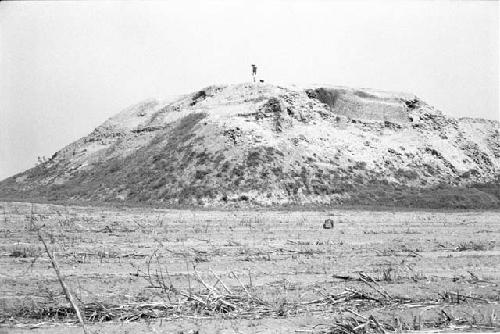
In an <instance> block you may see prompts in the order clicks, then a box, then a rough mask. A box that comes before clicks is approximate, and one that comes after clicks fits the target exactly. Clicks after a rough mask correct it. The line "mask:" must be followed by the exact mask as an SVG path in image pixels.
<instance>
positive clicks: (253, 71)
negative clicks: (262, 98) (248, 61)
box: [252, 64, 257, 82]
mask: <svg viewBox="0 0 500 334" xmlns="http://www.w3.org/2000/svg"><path fill="white" fill-rule="evenodd" d="M256 75H257V66H255V65H254V64H252V78H253V82H255V76H256Z"/></svg>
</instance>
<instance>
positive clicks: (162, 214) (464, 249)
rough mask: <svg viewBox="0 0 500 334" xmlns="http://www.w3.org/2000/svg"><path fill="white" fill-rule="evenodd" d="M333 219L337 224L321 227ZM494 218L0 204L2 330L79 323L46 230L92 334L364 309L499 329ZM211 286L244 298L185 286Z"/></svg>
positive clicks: (300, 327) (225, 327) (212, 328)
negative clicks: (225, 303) (137, 309)
mask: <svg viewBox="0 0 500 334" xmlns="http://www.w3.org/2000/svg"><path fill="white" fill-rule="evenodd" d="M327 218H331V219H333V220H334V221H335V227H334V229H331V230H325V229H323V228H322V223H323V221H324V220H325V219H327ZM499 221H500V212H498V211H496V212H495V211H481V212H479V211H474V212H465V211H455V212H437V211H433V212H426V211H394V212H393V211H376V212H374V211H362V210H345V211H341V210H332V211H318V212H299V211H295V212H283V211H189V210H185V211H181V210H156V209H140V208H127V209H123V208H120V209H114V208H99V207H77V206H56V205H42V204H35V205H31V204H28V203H0V226H1V230H0V240H1V241H0V333H4V332H6V333H21V332H30V333H81V332H82V330H81V329H80V328H78V327H75V325H74V324H75V317H74V315H73V314H72V312H71V309H70V308H69V304H68V303H67V302H66V300H65V298H64V295H63V294H62V291H61V287H60V285H59V282H58V280H57V277H56V276H55V273H54V271H53V269H52V267H51V263H50V260H49V259H48V257H47V256H46V254H45V252H44V249H43V245H42V244H41V243H40V241H39V240H38V237H37V232H36V228H37V227H40V226H43V228H42V231H43V232H42V235H43V236H44V237H45V239H46V240H47V241H48V243H49V247H50V248H51V249H53V251H54V252H55V256H56V259H57V261H58V262H59V265H60V267H61V270H62V272H63V273H64V275H65V281H66V282H67V284H68V285H69V286H70V288H71V290H72V291H73V293H74V295H75V296H76V297H77V299H78V300H79V303H80V305H81V307H82V308H84V311H85V315H86V318H87V321H89V328H90V330H91V331H92V332H96V333H143V332H152V333H155V332H156V333H180V332H184V333H190V331H191V333H194V332H195V331H199V333H274V332H276V333H278V332H279V333H290V332H292V333H293V332H296V333H327V332H328V331H332V330H333V329H334V328H336V327H334V324H337V323H341V322H343V321H344V322H345V321H348V319H353V318H354V319H357V320H353V321H356V322H357V323H359V324H363V323H365V322H366V321H368V320H367V319H369V317H370V316H373V318H374V319H378V321H379V322H380V323H381V324H382V326H387V327H385V329H386V330H389V331H390V330H392V329H395V330H397V331H399V330H405V329H406V330H416V329H434V330H435V329H439V328H447V329H448V330H450V329H454V328H455V329H456V328H458V329H461V330H463V329H465V328H472V329H473V330H475V331H492V330H493V331H495V330H497V331H498V330H500V324H499V322H498V320H497V318H496V317H497V314H498V312H499V311H500V307H499V305H498V302H499V301H500V297H499V296H500V289H499V287H498V283H499V282H500V270H499V269H500V249H499V247H498V245H499V239H500V224H499V223H498V222H499ZM160 275H161V280H160ZM217 277H218V278H219V279H220V281H218V278H217ZM238 280H239V281H238ZM159 282H163V283H164V285H161V284H159ZM205 285H207V286H208V287H214V289H215V290H214V291H217V293H219V294H221V296H222V294H223V289H222V285H226V287H227V288H228V290H230V291H231V292H232V295H234V296H235V297H234V298H233V299H226V300H230V301H231V302H232V303H235V304H237V306H238V307H237V308H236V309H234V310H229V311H225V312H221V311H220V308H219V310H217V309H216V308H213V309H210V308H209V307H200V305H201V304H200V303H197V304H196V303H194V302H193V300H189V298H188V297H186V295H182V293H183V292H184V293H185V294H189V295H191V294H192V295H194V296H204V298H206V300H207V301H209V300H210V301H214V300H215V299H214V298H215V297H214V295H215V292H214V293H213V294H212V295H210V294H209V293H208V292H207V291H208V290H207V287H206V286H205ZM350 291H351V292H350ZM352 291H355V292H356V293H357V295H356V296H357V297H353V296H354V294H353V292H352ZM342 296H343V297H342ZM346 296H348V297H349V298H347V297H346ZM360 296H361V297H360ZM250 297H251V298H253V299H252V300H258V301H259V304H255V303H254V304H252V303H251V302H250V301H249V300H250ZM221 298H222V297H221ZM342 298H344V299H342ZM222 299H223V298H222ZM148 303H149V304H151V305H153V304H154V305H159V304H161V305H167V306H169V307H170V306H171V308H170V309H169V311H168V312H167V313H161V312H163V311H158V310H156V311H154V312H153V311H151V310H149V311H151V312H149V311H148V312H149V313H147V316H145V315H144V314H143V315H142V316H141V318H140V319H133V318H131V317H130V314H125V313H120V314H121V315H123V316H124V317H125V318H124V319H125V320H122V321H119V320H118V319H117V318H113V317H112V316H109V315H108V317H104V316H102V314H104V313H102V312H101V313H98V312H97V313H95V312H94V313H93V310H92V308H91V307H90V305H102V306H103V307H105V308H106V307H108V308H112V307H116V306H117V305H118V306H119V305H122V306H123V305H139V304H141V305H145V304H148ZM238 303H239V304H238ZM252 305H256V306H255V307H254V308H252V307H253V306H252ZM247 306H248V307H247ZM94 311H95V310H94ZM117 312H118V311H117ZM120 312H121V311H120ZM123 312H125V311H123ZM155 312H156V313H155ZM165 312H166V311H165ZM118 313H119V312H118ZM145 314H146V313H145ZM155 315H156V316H155ZM90 320H93V321H90ZM367 329H368V330H369V329H370V328H369V327H367ZM372 329H373V328H372ZM373 330H376V328H375V329H373ZM332 332H334V331H332ZM358 332H359V331H358Z"/></svg>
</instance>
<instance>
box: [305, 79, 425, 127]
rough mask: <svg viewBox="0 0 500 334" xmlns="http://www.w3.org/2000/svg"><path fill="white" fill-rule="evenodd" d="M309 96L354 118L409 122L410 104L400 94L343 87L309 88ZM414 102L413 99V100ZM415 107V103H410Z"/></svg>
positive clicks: (334, 111) (337, 112)
mask: <svg viewBox="0 0 500 334" xmlns="http://www.w3.org/2000/svg"><path fill="white" fill-rule="evenodd" d="M306 94H307V96H309V98H313V99H317V100H319V101H320V102H322V103H324V104H326V105H328V106H329V107H330V111H332V112H333V113H335V114H340V115H344V116H347V117H349V118H352V119H360V120H372V121H382V122H383V121H389V122H392V123H399V124H407V123H409V122H410V120H409V118H408V108H409V106H408V105H407V104H405V102H404V100H402V99H401V97H399V96H393V97H387V96H377V95H375V94H371V93H369V92H366V91H362V90H354V89H342V88H316V89H307V90H306ZM411 102H413V101H411ZM410 106H411V107H415V106H416V104H415V103H410Z"/></svg>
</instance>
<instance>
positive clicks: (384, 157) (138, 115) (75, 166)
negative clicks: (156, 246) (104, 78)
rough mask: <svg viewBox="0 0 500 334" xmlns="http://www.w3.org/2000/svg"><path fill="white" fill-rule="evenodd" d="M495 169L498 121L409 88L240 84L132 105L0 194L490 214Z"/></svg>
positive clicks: (496, 201) (498, 198)
mask: <svg viewBox="0 0 500 334" xmlns="http://www.w3.org/2000/svg"><path fill="white" fill-rule="evenodd" d="M499 175H500V135H499V122H497V121H490V120H482V119H471V118H463V119H454V118H450V117H447V116H445V115H444V114H443V113H441V112H440V111H438V110H436V109H435V108H433V107H432V106H430V105H428V104H427V103H425V102H424V101H423V100H421V99H419V98H418V97H416V96H414V95H411V94H404V93H393V92H383V91H378V90H372V89H353V88H346V87H325V86H323V87H310V88H306V89H302V88H300V89H299V88H297V87H293V86H292V87H282V86H274V85H267V84H266V85H264V84H248V83H247V84H237V85H229V86H211V87H208V88H205V89H203V90H200V91H197V92H195V93H192V94H189V95H185V96H182V97H179V98H178V99H176V100H174V101H169V102H163V103H162V102H159V101H156V100H149V101H145V102H142V103H139V104H137V105H135V106H132V107H130V108H128V109H126V110H124V111H122V112H120V113H119V114H117V115H116V116H114V117H112V118H110V119H108V120H107V121H105V122H104V123H103V124H102V125H100V126H99V127H97V128H96V129H95V130H94V131H93V132H92V133H90V134H89V135H88V136H86V137H84V138H81V139H79V140H77V141H75V142H74V143H72V144H70V145H68V146H66V147H65V148H63V149H61V150H60V151H58V152H57V153H55V154H54V155H53V156H52V157H51V158H50V159H49V160H48V161H46V162H44V163H42V164H40V165H38V166H36V167H34V168H31V169H29V170H27V171H25V172H22V173H20V174H17V175H15V176H13V177H10V178H7V179H5V180H3V181H2V182H0V197H2V198H4V199H18V200H44V201H79V202H81V201H83V202H84V201H92V202H101V201H102V202H127V203H152V204H162V205H165V206H175V205H203V206H213V207H222V206H237V205H239V206H283V205H321V206H328V205H345V204H348V205H389V206H403V207H429V208H439V207H459V208H491V207H499V206H500V176H499Z"/></svg>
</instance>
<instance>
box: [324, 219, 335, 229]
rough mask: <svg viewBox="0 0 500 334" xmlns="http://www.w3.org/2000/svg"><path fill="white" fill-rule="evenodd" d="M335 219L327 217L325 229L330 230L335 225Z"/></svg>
mask: <svg viewBox="0 0 500 334" xmlns="http://www.w3.org/2000/svg"><path fill="white" fill-rule="evenodd" d="M334 225H335V224H334V223H333V219H326V220H325V222H324V223H323V229H325V230H330V229H332V228H333V227H334Z"/></svg>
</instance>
